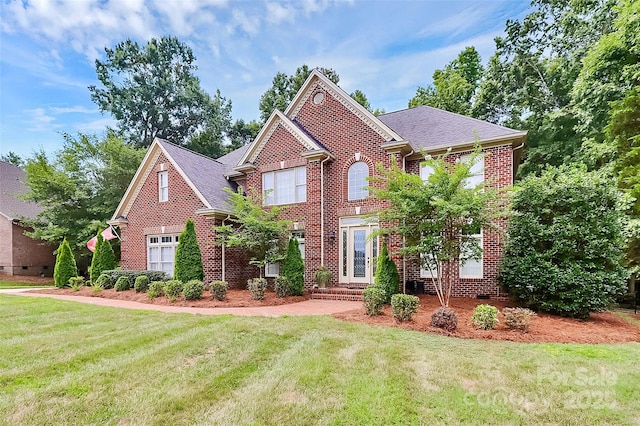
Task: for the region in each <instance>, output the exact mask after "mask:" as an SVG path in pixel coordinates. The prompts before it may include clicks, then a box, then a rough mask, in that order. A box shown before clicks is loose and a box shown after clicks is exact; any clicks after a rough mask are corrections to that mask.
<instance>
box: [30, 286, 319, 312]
mask: <svg viewBox="0 0 640 426" xmlns="http://www.w3.org/2000/svg"><path fill="white" fill-rule="evenodd" d="M34 293H50V294H65V295H68V296H86V297H104V298H107V299H117V300H127V301H132V302H140V303H148V304H151V305H171V306H188V307H190V308H240V307H242V308H244V307H252V306H256V307H258V306H274V305H285V304H287V303H295V302H302V301H303V300H307V299H309V295H308V294H305V295H304V296H289V297H276V294H275V292H274V291H272V290H268V291H267V292H266V293H265V295H264V299H262V300H253V298H252V297H251V293H250V292H249V291H248V290H228V291H227V298H226V299H225V300H223V301H220V300H215V299H213V298H212V297H211V292H209V291H205V292H204V294H203V298H202V299H200V300H184V299H182V298H179V299H178V300H176V301H175V302H171V301H170V300H169V299H167V298H166V297H164V296H162V297H156V298H155V299H149V297H148V296H147V294H146V293H136V291H135V290H133V289H131V290H129V291H115V290H114V289H105V290H102V291H100V292H98V293H95V292H94V291H93V289H92V288H91V287H82V288H81V289H80V290H78V291H73V290H72V289H70V288H63V289H60V288H52V289H46V290H35V291H34Z"/></svg>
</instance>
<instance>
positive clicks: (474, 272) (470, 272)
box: [460, 231, 484, 278]
mask: <svg viewBox="0 0 640 426" xmlns="http://www.w3.org/2000/svg"><path fill="white" fill-rule="evenodd" d="M473 237H474V238H476V239H477V240H478V244H479V245H480V248H482V231H480V233H479V234H475V235H473ZM483 257H484V256H483V255H480V259H479V260H475V259H468V260H467V261H466V262H465V263H464V265H460V278H482V276H483V271H482V260H483Z"/></svg>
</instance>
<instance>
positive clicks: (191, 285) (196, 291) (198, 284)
mask: <svg viewBox="0 0 640 426" xmlns="http://www.w3.org/2000/svg"><path fill="white" fill-rule="evenodd" d="M183 292H184V300H197V299H202V293H204V283H203V282H202V281H200V280H189V281H187V282H186V283H185V284H184V290H183Z"/></svg>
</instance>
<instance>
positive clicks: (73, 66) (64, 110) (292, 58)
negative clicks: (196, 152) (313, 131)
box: [0, 0, 529, 157]
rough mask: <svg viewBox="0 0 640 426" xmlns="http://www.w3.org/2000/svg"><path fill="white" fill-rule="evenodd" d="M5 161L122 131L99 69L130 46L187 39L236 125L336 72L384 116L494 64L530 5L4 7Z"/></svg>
mask: <svg viewBox="0 0 640 426" xmlns="http://www.w3.org/2000/svg"><path fill="white" fill-rule="evenodd" d="M0 2H1V3H0V4H1V8H2V10H1V16H2V20H1V22H0V31H1V33H0V37H1V38H0V154H6V153H7V152H9V151H13V152H15V153H17V154H19V155H21V156H23V157H26V156H29V155H31V154H32V153H33V152H34V151H35V150H39V149H40V148H42V149H44V151H45V152H47V153H53V152H54V151H56V150H58V149H59V148H60V147H61V146H62V141H63V139H62V136H61V133H63V132H66V133H71V134H75V133H77V132H84V133H97V134H101V133H102V132H104V130H105V129H106V127H107V126H109V125H111V126H113V125H114V124H115V123H114V121H113V120H112V119H111V117H110V116H109V115H102V114H101V113H100V112H99V111H98V109H97V107H96V105H95V104H94V103H93V102H91V98H90V95H89V90H88V89H87V86H89V85H92V84H98V85H99V82H98V80H97V78H96V73H95V68H94V61H95V59H98V58H103V53H104V48H105V47H114V46H115V45H116V44H117V43H119V42H121V41H124V40H126V39H127V38H130V39H132V40H136V41H138V42H140V43H143V44H144V43H145V42H146V41H148V40H149V39H150V38H152V37H161V36H163V35H172V36H177V37H178V38H179V39H180V40H181V41H182V42H185V43H187V44H188V45H189V46H190V47H191V48H192V49H193V51H194V53H195V55H196V58H197V65H198V71H197V75H198V77H199V78H200V80H201V84H202V87H203V88H204V89H205V90H206V91H207V92H208V93H211V94H213V93H214V92H215V90H216V89H220V91H221V92H222V95H223V96H225V97H226V98H227V99H230V100H231V101H232V103H233V118H234V119H237V118H243V119H245V120H252V119H258V118H259V110H258V103H259V99H260V96H261V95H262V93H264V91H265V90H267V89H268V88H269V87H270V86H271V80H272V79H273V76H274V75H275V74H276V73H277V72H278V71H282V72H285V73H287V74H292V73H293V72H295V69H296V68H297V67H298V66H300V65H302V64H305V63H306V64H307V65H309V66H310V67H316V66H322V67H330V68H333V69H334V70H336V71H337V72H338V74H339V75H340V83H339V84H340V86H341V87H342V88H343V89H345V90H346V91H347V92H349V93H351V92H353V91H355V90H356V89H360V90H361V91H363V92H364V93H365V94H366V95H367V97H368V99H369V102H370V103H371V106H372V107H373V108H381V109H385V110H386V111H394V110H398V109H402V108H406V106H407V102H408V100H409V99H410V98H411V97H412V96H413V95H414V94H415V91H416V88H417V87H418V86H420V85H421V86H424V85H426V84H429V83H430V82H431V75H432V73H433V71H434V70H435V69H436V68H441V67H442V66H443V65H445V64H446V63H448V62H450V61H451V60H452V59H454V58H455V57H456V56H457V54H458V53H459V52H460V51H461V50H462V49H464V48H465V47H466V46H471V45H473V46H475V47H476V48H477V49H478V51H479V52H480V54H481V56H482V59H483V61H484V62H485V63H486V62H487V61H488V59H489V57H490V55H491V54H492V53H493V51H494V47H495V46H494V42H493V39H494V37H496V36H499V35H501V34H503V31H504V28H505V22H506V20H507V19H520V18H522V17H523V16H525V15H526V14H527V13H528V11H529V3H528V2H526V1H516V0H506V1H498V0H495V1H493V0H484V1H483V0H476V1H382V0H378V1H355V0H354V1H330V0H308V1H295V2H278V1H226V0H183V1H179V0H175V1H173V0H156V1H152V0H100V1H89V0H58V1H54V0H51V1H47V0H43V1H34V0H18V1H13V0H0Z"/></svg>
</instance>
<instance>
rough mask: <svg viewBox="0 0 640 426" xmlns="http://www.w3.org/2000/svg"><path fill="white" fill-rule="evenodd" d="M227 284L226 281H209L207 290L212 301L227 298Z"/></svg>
mask: <svg viewBox="0 0 640 426" xmlns="http://www.w3.org/2000/svg"><path fill="white" fill-rule="evenodd" d="M228 287H229V284H227V282H226V281H211V283H210V284H209V289H210V290H211V296H213V298H214V299H218V300H224V299H226V298H227V288H228Z"/></svg>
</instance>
